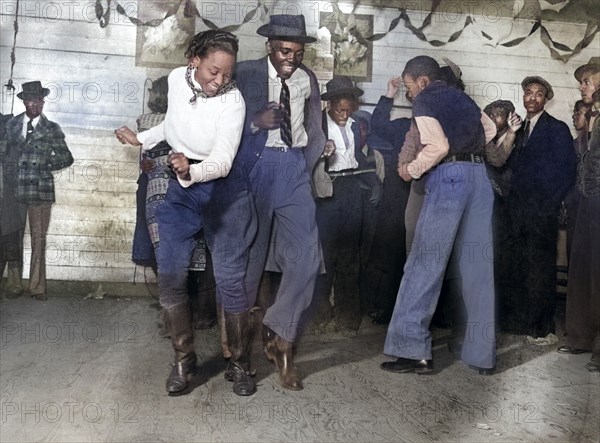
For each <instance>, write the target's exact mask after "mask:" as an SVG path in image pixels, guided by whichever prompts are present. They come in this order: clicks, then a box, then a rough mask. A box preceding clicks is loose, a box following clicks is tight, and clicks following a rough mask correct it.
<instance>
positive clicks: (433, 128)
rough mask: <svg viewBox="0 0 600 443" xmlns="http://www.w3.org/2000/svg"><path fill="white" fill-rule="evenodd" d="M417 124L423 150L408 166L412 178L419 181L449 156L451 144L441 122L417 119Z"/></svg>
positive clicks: (430, 118) (433, 119)
mask: <svg viewBox="0 0 600 443" xmlns="http://www.w3.org/2000/svg"><path fill="white" fill-rule="evenodd" d="M415 122H416V124H417V128H418V129H419V133H420V134H421V144H422V145H423V149H422V150H421V152H419V153H418V154H417V157H416V158H415V160H413V161H412V162H410V163H409V164H408V173H409V174H410V176H411V177H412V178H414V179H419V178H421V177H422V176H423V174H425V173H426V172H427V171H429V170H430V169H431V168H433V167H434V166H435V165H437V164H438V163H439V162H440V161H441V160H442V159H443V158H444V157H445V156H446V155H447V154H448V152H449V151H450V144H449V143H448V139H447V138H446V135H445V134H444V130H443V129H442V126H441V125H440V122H439V121H437V120H436V119H435V118H433V117H415Z"/></svg>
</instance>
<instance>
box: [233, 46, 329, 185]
mask: <svg viewBox="0 0 600 443" xmlns="http://www.w3.org/2000/svg"><path fill="white" fill-rule="evenodd" d="M298 69H302V70H303V71H305V72H306V73H307V74H308V75H309V77H310V83H311V94H310V98H309V100H307V102H306V104H305V107H304V127H305V128H306V132H307V135H308V146H306V147H305V148H304V157H305V158H306V166H307V170H308V174H309V175H312V172H313V170H314V168H315V165H316V163H317V160H318V159H319V157H320V156H321V154H322V153H323V148H324V147H325V135H324V134H323V130H322V129H321V96H320V89H319V84H318V82H317V78H316V77H315V75H314V73H313V72H312V71H311V70H310V69H308V68H307V67H306V66H304V65H302V64H301V65H300V67H299V68H298ZM268 72H269V70H268V64H267V57H263V58H261V59H258V60H247V61H243V62H239V63H238V64H237V65H236V72H235V80H236V82H237V86H238V89H239V90H240V91H241V93H242V96H243V97H244V100H245V102H246V120H245V122H244V131H243V133H242V141H241V143H240V148H239V150H238V153H237V155H236V158H235V160H234V163H235V164H236V165H237V166H240V167H241V168H242V170H243V171H244V172H245V173H246V174H249V173H250V171H251V170H252V168H253V167H254V164H255V163H256V161H257V160H258V158H259V157H260V155H261V153H262V150H263V149H264V147H265V143H266V141H267V135H268V131H266V130H260V131H258V132H256V133H254V134H253V133H252V129H251V128H250V123H252V121H253V120H254V117H255V115H256V114H257V113H258V112H259V111H261V110H262V109H263V108H265V107H266V106H267V103H268V101H269V92H268V84H269V74H268ZM312 185H313V192H315V195H316V196H320V194H321V191H319V185H322V183H315V182H314V181H313V183H312ZM330 185H331V183H329V186H330Z"/></svg>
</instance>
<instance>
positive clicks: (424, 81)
mask: <svg viewBox="0 0 600 443" xmlns="http://www.w3.org/2000/svg"><path fill="white" fill-rule="evenodd" d="M417 83H418V84H419V86H420V87H421V89H425V88H426V87H427V86H429V85H430V83H431V79H430V78H429V77H426V76H424V75H420V76H419V77H417Z"/></svg>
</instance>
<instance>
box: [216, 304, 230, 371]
mask: <svg viewBox="0 0 600 443" xmlns="http://www.w3.org/2000/svg"><path fill="white" fill-rule="evenodd" d="M217 321H218V324H219V333H220V335H221V349H222V350H223V358H224V359H225V360H229V359H230V358H231V351H230V350H229V345H228V344H227V328H225V309H223V305H222V304H218V305H217Z"/></svg>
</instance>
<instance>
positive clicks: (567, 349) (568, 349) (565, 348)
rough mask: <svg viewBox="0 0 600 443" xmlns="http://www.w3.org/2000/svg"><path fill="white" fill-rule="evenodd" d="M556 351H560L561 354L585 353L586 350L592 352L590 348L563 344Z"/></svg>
mask: <svg viewBox="0 0 600 443" xmlns="http://www.w3.org/2000/svg"><path fill="white" fill-rule="evenodd" d="M556 352H558V353H559V354H585V353H586V352H591V351H590V350H589V349H580V348H574V347H573V346H569V345H562V346H559V347H558V349H557V350H556Z"/></svg>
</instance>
